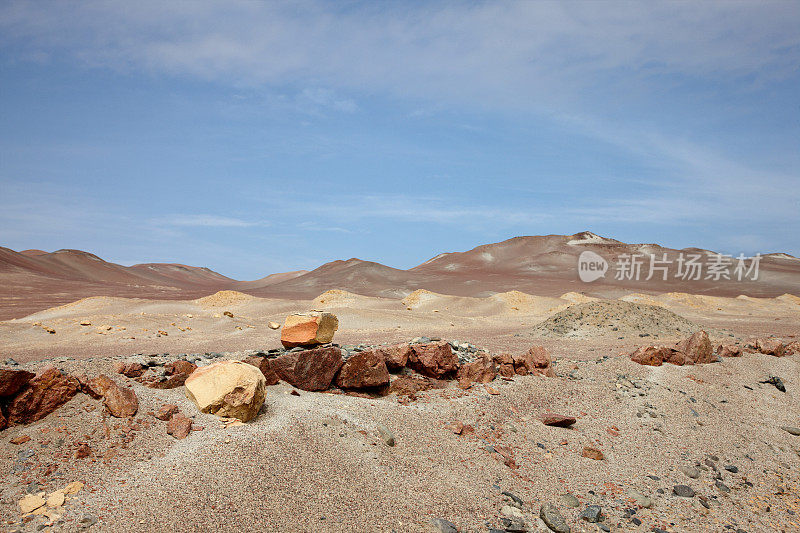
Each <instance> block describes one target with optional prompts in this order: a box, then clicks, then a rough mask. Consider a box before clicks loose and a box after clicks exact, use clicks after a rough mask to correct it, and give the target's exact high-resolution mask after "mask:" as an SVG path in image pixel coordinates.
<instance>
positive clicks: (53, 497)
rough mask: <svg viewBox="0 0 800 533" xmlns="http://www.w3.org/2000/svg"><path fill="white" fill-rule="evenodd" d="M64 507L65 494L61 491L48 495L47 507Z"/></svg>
mask: <svg viewBox="0 0 800 533" xmlns="http://www.w3.org/2000/svg"><path fill="white" fill-rule="evenodd" d="M62 505H64V493H63V492H61V491H60V490H57V491H55V492H51V493H50V494H48V495H47V506H48V507H61V506H62Z"/></svg>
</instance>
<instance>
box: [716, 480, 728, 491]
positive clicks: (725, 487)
mask: <svg viewBox="0 0 800 533" xmlns="http://www.w3.org/2000/svg"><path fill="white" fill-rule="evenodd" d="M714 485H715V486H716V487H717V488H718V489H719V490H720V492H725V493H728V492H730V491H731V489H730V487H728V485H726V484H725V483H723V482H722V481H716V482H715V483H714Z"/></svg>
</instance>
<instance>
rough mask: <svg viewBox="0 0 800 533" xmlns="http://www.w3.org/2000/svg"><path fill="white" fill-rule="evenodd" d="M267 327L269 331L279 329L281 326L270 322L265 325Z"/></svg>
mask: <svg viewBox="0 0 800 533" xmlns="http://www.w3.org/2000/svg"><path fill="white" fill-rule="evenodd" d="M267 327H268V328H269V329H280V328H281V325H280V324H278V323H277V322H270V323H269V324H267Z"/></svg>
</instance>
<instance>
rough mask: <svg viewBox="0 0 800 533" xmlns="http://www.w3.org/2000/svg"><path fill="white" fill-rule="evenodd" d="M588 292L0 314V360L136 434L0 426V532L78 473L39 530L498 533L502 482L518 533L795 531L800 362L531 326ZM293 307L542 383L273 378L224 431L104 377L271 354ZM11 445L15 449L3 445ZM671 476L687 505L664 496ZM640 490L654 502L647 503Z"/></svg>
mask: <svg viewBox="0 0 800 533" xmlns="http://www.w3.org/2000/svg"><path fill="white" fill-rule="evenodd" d="M585 300H586V298H585V297H582V296H580V295H577V294H574V293H571V294H566V295H564V296H563V297H562V298H549V297H548V298H546V297H535V296H529V295H525V294H522V293H514V292H512V293H504V294H500V295H496V296H493V297H490V298H462V297H451V296H442V295H437V294H434V293H429V292H426V291H417V292H416V293H413V294H412V295H410V296H408V297H406V298H405V299H403V300H392V299H380V298H371V297H362V296H357V295H353V294H349V293H344V292H341V291H329V292H328V293H325V294H323V295H321V296H320V297H318V298H317V299H315V300H313V301H284V300H269V299H260V298H254V297H251V296H247V295H243V294H240V293H223V294H217V295H214V296H210V297H207V298H203V299H200V300H192V301H153V300H136V299H126V298H112V297H98V298H89V299H84V300H81V301H79V302H76V303H73V304H68V305H65V306H61V307H58V308H53V309H49V310H46V311H41V312H38V313H35V314H33V315H30V316H28V317H25V318H22V319H17V320H10V321H4V322H0V339H2V341H1V342H0V361H3V360H6V359H7V358H13V359H14V360H16V361H18V362H19V363H20V364H21V365H22V367H24V368H28V369H32V370H36V369H40V368H42V367H44V366H45V365H47V364H55V365H56V366H57V367H58V368H60V369H63V370H64V371H65V372H68V373H70V374H77V373H81V372H85V373H87V374H88V375H89V376H94V375H97V374H98V373H105V374H108V375H111V376H112V377H113V378H114V379H115V380H117V381H119V382H120V383H122V382H125V383H126V384H129V385H132V386H133V388H134V390H135V391H136V394H137V395H138V397H139V402H140V408H139V413H138V414H137V416H136V420H135V421H134V422H133V424H134V428H133V429H132V428H131V425H130V424H129V423H128V422H125V421H122V420H119V419H113V418H109V417H107V415H104V414H103V408H102V402H101V401H97V400H93V399H91V398H90V397H88V396H86V395H83V394H78V395H77V396H75V397H74V398H73V399H72V400H70V401H69V402H68V403H67V404H66V405H64V406H62V407H61V408H59V409H58V410H57V411H55V412H54V413H53V414H51V415H49V416H47V417H46V418H44V419H43V420H40V421H38V422H35V423H33V424H30V425H27V426H15V427H12V428H9V429H7V430H5V431H3V432H2V433H0V476H2V486H1V488H0V516H2V517H3V519H2V522H0V528H2V529H3V530H6V531H15V530H20V531H36V530H37V529H38V528H40V527H42V526H43V525H44V524H46V523H49V521H47V520H44V519H43V518H40V517H37V518H34V519H32V520H31V519H28V520H27V521H22V522H21V521H20V510H19V507H18V504H17V502H18V500H19V499H20V498H22V497H23V496H24V495H25V494H26V492H30V491H37V490H41V491H45V492H50V491H52V490H55V489H58V488H61V487H63V486H64V485H66V484H67V483H69V482H72V481H80V482H82V483H84V484H85V488H84V489H83V490H82V491H80V492H78V493H77V494H74V495H73V496H71V497H70V498H69V499H68V501H67V502H66V503H65V504H64V506H63V508H62V509H61V511H60V512H61V514H62V515H63V516H62V518H61V519H60V520H59V521H57V522H56V523H55V524H54V525H53V526H51V527H46V528H43V529H44V530H46V531H49V530H54V531H62V530H63V531H76V530H82V528H84V527H87V528H88V530H90V531H126V532H127V531H256V530H259V531H260V530H263V529H265V528H266V529H268V530H274V531H364V532H372V531H398V532H400V531H409V532H411V531H428V530H431V531H437V530H436V529H432V528H433V526H432V525H431V520H432V519H435V518H443V519H446V520H448V521H450V522H452V523H454V524H455V525H456V526H457V527H458V530H459V531H482V532H486V531H489V530H490V529H491V528H497V529H499V530H501V531H502V530H503V529H504V526H503V525H502V523H501V520H500V518H501V517H503V516H508V515H509V513H512V512H514V513H516V512H517V511H513V510H510V508H509V503H510V502H509V499H508V497H507V496H505V495H503V494H502V492H503V491H508V492H511V493H513V494H514V495H516V496H518V497H519V498H521V499H522V501H523V502H524V504H523V506H522V507H523V511H522V514H523V516H524V517H525V518H526V520H529V521H530V523H531V524H532V526H531V527H533V528H534V529H532V530H533V531H535V530H536V529H535V528H536V527H539V528H541V527H543V525H542V524H541V523H537V521H536V519H535V517H537V516H538V515H539V509H540V506H541V505H542V504H544V503H548V502H549V503H552V504H554V505H555V506H556V507H558V509H559V510H560V512H561V513H562V514H563V515H564V517H565V518H566V521H567V523H568V524H569V525H570V527H571V528H572V531H599V530H600V526H599V525H598V524H593V523H588V522H585V521H583V520H581V519H579V518H578V515H579V514H580V513H581V512H582V511H583V510H584V509H585V508H586V506H587V505H592V504H596V505H600V506H601V507H602V510H603V514H604V516H605V518H604V520H603V521H602V522H601V523H600V524H602V525H603V526H604V527H607V528H609V529H610V530H611V531H651V530H652V529H653V528H654V527H658V528H660V529H662V530H664V531H671V532H672V531H675V532H677V531H681V532H683V531H685V532H693V531H715V532H718V531H723V530H724V529H725V528H727V529H728V530H730V531H737V530H742V531H748V532H761V531H764V532H767V531H800V514H798V513H800V436H794V435H792V434H790V433H788V432H787V431H784V430H783V429H781V426H800V356H787V357H781V358H777V357H773V356H769V355H762V354H745V355H744V356H743V357H741V358H731V359H725V360H723V361H722V362H719V363H714V364H708V365H697V366H684V367H678V366H673V365H664V366H662V367H646V366H640V365H638V364H635V363H633V362H631V361H630V360H629V359H628V357H627V356H626V355H625V354H627V353H630V352H631V351H633V350H634V349H635V348H636V347H638V346H640V345H643V344H654V343H655V344H672V343H674V342H676V341H677V340H679V339H680V338H683V337H685V336H687V335H688V334H687V335H684V334H683V333H682V332H678V331H675V330H673V329H672V328H671V325H670V324H664V328H663V330H659V331H654V330H650V331H644V330H643V329H642V327H644V325H647V324H650V323H651V322H648V321H647V320H645V319H644V318H643V317H641V316H638V315H637V313H636V312H634V311H628V312H626V311H622V312H621V313H623V314H625V315H626V316H614V317H613V320H614V323H615V324H617V325H616V326H615V327H617V329H616V330H613V329H611V328H609V327H606V325H604V324H600V323H594V322H592V321H591V320H588V321H581V320H576V321H575V322H574V324H571V326H570V328H569V334H568V335H567V336H558V335H546V334H542V331H541V330H540V329H539V330H536V331H534V329H535V326H536V325H537V324H539V323H540V322H542V321H544V320H546V319H548V318H549V317H551V316H553V315H554V314H555V313H558V312H561V311H564V310H566V309H568V308H569V307H570V306H571V305H573V304H576V303H581V302H584V301H585ZM623 300H624V301H628V302H634V303H642V304H649V305H657V306H659V307H663V308H665V309H668V310H670V311H672V312H674V313H677V314H678V315H680V316H681V317H684V318H685V319H687V320H688V321H691V322H692V323H694V324H697V325H698V326H701V327H703V328H704V329H706V331H708V332H709V334H710V335H711V338H712V341H719V342H740V343H742V344H744V343H746V342H747V341H748V339H751V338H754V337H756V336H772V335H774V336H778V337H781V338H783V339H785V340H796V339H797V337H796V335H799V334H800V298H797V297H794V296H789V295H786V296H783V297H780V298H774V299H753V298H744V297H740V298H712V297H703V296H693V295H687V294H677V293H672V294H664V295H658V296H652V295H629V296H626V297H625V298H624V299H623ZM309 309H324V310H329V311H332V312H334V313H336V314H337V316H338V318H339V321H340V326H339V331H338V333H337V335H336V338H335V342H338V343H339V344H358V343H366V344H370V343H375V344H377V343H386V342H404V341H409V340H411V339H412V338H414V337H418V336H428V337H440V338H443V339H447V340H453V339H456V340H459V341H462V342H464V341H466V342H470V343H473V344H475V345H477V346H480V347H484V348H486V349H488V350H490V351H492V352H511V353H519V352H524V351H526V350H527V349H528V348H529V347H530V346H532V345H536V344H541V345H544V346H545V347H546V348H547V349H548V350H549V351H550V353H551V354H552V356H553V360H554V364H555V370H556V373H557V377H555V378H544V377H538V376H517V377H515V378H514V380H513V381H503V380H500V379H497V380H495V381H494V382H493V383H492V384H491V385H490V387H491V388H492V389H494V390H493V391H491V392H499V394H490V393H489V392H490V391H489V389H488V388H487V387H486V386H484V385H474V386H473V387H472V388H470V389H469V390H466V391H464V390H461V389H459V388H458V387H457V386H456V384H455V382H451V383H450V385H449V386H448V387H447V388H445V389H439V390H430V391H425V392H422V393H420V394H419V398H418V399H417V400H416V401H415V402H412V403H410V404H408V405H404V404H402V403H399V402H398V399H397V397H396V396H393V395H390V396H386V397H374V398H364V397H355V396H349V395H344V394H332V393H312V392H305V391H300V392H299V395H294V394H290V392H291V391H292V387H290V386H289V385H287V384H285V383H280V384H278V385H275V386H272V387H269V388H268V394H267V401H266V405H265V408H264V410H263V411H262V413H261V414H260V415H259V417H258V418H257V419H255V420H254V421H252V422H250V423H247V424H245V425H240V426H234V427H229V428H227V429H224V428H223V427H222V424H221V423H220V421H219V420H218V419H217V418H216V417H214V416H212V415H206V414H202V413H199V412H198V411H197V409H196V407H195V406H194V405H193V404H192V403H191V402H190V401H189V400H187V399H186V398H185V396H184V393H183V388H177V389H173V390H154V389H150V388H147V387H144V386H142V385H140V384H138V383H136V382H134V381H132V380H128V379H126V378H124V377H123V376H120V375H117V374H113V373H112V370H111V367H112V365H113V363H114V362H116V361H120V360H124V359H126V358H128V357H131V356H134V355H135V354H144V355H145V356H149V355H156V354H170V357H173V358H175V359H177V358H179V356H180V355H182V354H203V353H206V352H221V353H223V357H224V358H241V357H243V356H244V355H247V354H248V353H249V352H250V351H252V350H267V349H270V348H275V347H278V346H279V344H280V343H279V338H280V331H275V330H271V329H269V328H268V326H267V324H268V322H269V321H276V322H280V323H282V322H283V319H284V318H285V316H286V315H287V314H288V313H291V312H296V311H305V310H309ZM225 311H229V312H230V313H232V314H233V318H230V317H227V316H225V315H224V314H223V313H224V312H225ZM645 318H646V317H645ZM81 322H85V323H90V324H91V325H84V326H82V325H80V323H81ZM648 327H649V326H648ZM45 328H52V329H53V330H55V333H54V334H51V333H48V332H47V331H46V329H45ZM159 331H161V332H166V333H167V335H163V334H161V333H159ZM642 335H647V336H645V337H643V336H642ZM769 376H779V377H780V378H782V380H783V382H784V383H785V386H786V392H780V391H779V390H777V389H776V388H775V387H774V386H773V385H770V384H767V383H761V382H762V381H765V380H766V379H767V378H768V377H769ZM166 403H176V404H178V405H179V407H180V408H181V410H182V411H183V412H184V413H185V414H186V415H187V416H193V418H194V423H195V426H200V427H202V428H203V429H202V430H200V431H194V432H192V434H191V435H190V436H189V437H188V438H186V439H183V440H175V439H174V438H173V437H172V436H169V435H167V434H166V431H165V423H164V422H161V421H159V420H156V419H154V418H153V416H152V415H151V414H149V413H151V412H153V411H155V410H157V409H158V408H159V407H160V406H161V405H163V404H166ZM546 411H553V412H556V413H562V414H566V415H572V416H575V417H577V418H578V422H577V423H576V424H575V425H574V426H572V428H570V429H564V428H557V427H548V426H544V425H543V424H542V423H541V422H540V421H539V420H538V415H539V414H541V413H543V412H546ZM453 422H461V423H463V424H468V425H472V426H473V427H474V429H475V432H474V433H472V434H464V435H457V434H455V433H454V432H453V431H452V430H451V429H449V428H448V426H449V425H451V424H452V423H453ZM379 424H384V425H385V426H387V427H388V428H389V429H390V430H391V431H392V432H393V433H394V436H395V440H396V444H395V445H394V446H388V445H386V444H385V443H384V441H383V440H382V439H381V437H380V436H379V434H378V432H377V431H376V428H377V426H378V425H379ZM25 435H27V436H30V439H31V440H29V441H27V442H25V443H22V444H19V445H15V444H12V443H11V442H10V441H11V440H12V439H15V438H17V437H21V436H25ZM78 443H88V444H89V445H90V446H91V448H92V450H93V454H92V455H91V456H89V457H87V458H83V459H76V458H75V456H74V452H75V449H76V447H77V446H78ZM584 446H593V447H596V448H599V449H600V450H602V452H603V453H604V455H605V459H604V460H599V461H598V460H592V459H589V458H586V457H582V455H581V452H582V450H583V448H584ZM495 447H509V448H510V449H511V450H513V455H514V458H515V462H516V464H517V465H518V467H519V468H510V467H509V466H506V464H504V462H503V461H502V460H498V456H499V454H498V453H496V451H495ZM698 466H699V468H697V471H696V472H692V474H698V477H689V476H687V474H686V473H685V472H684V471H682V470H681V468H682V467H683V470H686V471H690V472H691V469H692V468H696V467H698ZM726 467H734V468H729V469H726ZM732 470H735V472H733V471H732ZM675 485H689V486H690V487H692V488H693V489H694V491H696V493H697V495H696V496H695V497H691V498H687V497H679V496H676V495H674V494H673V487H674V486H675ZM567 494H571V495H573V496H574V497H575V498H577V501H578V502H579V505H578V506H577V507H571V506H570V505H569V503H568V501H567V500H566V499H565V498H564V495H567ZM645 499H650V501H651V503H652V505H651V506H649V507H648V506H646V505H645V506H644V507H643V506H642V505H641V504H642V502H643V501H644V500H645ZM545 531H546V530H545Z"/></svg>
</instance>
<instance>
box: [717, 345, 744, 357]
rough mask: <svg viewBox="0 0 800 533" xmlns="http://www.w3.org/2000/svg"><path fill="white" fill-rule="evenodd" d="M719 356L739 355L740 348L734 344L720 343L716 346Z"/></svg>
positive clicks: (740, 354) (740, 352) (740, 353)
mask: <svg viewBox="0 0 800 533" xmlns="http://www.w3.org/2000/svg"><path fill="white" fill-rule="evenodd" d="M717 355H719V356H720V357H741V356H742V349H741V348H740V347H738V346H736V345H735V344H720V345H719V347H718V348H717Z"/></svg>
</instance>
